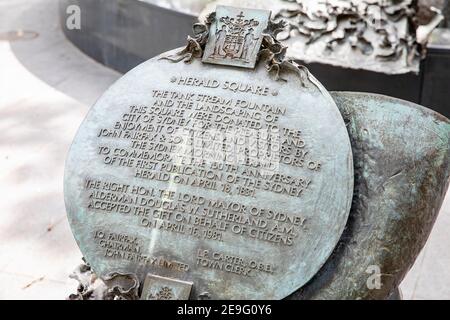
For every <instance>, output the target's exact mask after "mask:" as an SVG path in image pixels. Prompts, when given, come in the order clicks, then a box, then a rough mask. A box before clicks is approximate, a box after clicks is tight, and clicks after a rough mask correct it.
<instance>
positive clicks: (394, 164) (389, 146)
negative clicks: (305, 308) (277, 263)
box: [289, 92, 450, 299]
mask: <svg viewBox="0 0 450 320" xmlns="http://www.w3.org/2000/svg"><path fill="white" fill-rule="evenodd" d="M332 96H333V98H334V99H335V101H336V104H337V106H338V108H339V110H340V111H341V113H342V115H343V117H344V120H345V122H346V124H347V129H348V132H349V135H350V140H351V143H352V150H353V159H354V171H355V190H354V196H353V203H352V209H351V212H350V217H349V220H348V222H347V225H346V228H345V230H344V232H343V235H342V237H341V239H340V241H339V243H338V245H337V246H336V248H335V250H334V252H333V254H332V255H331V257H330V258H329V259H328V261H327V262H326V263H325V265H324V266H323V267H322V269H321V270H320V271H319V272H318V273H317V274H316V276H315V277H314V278H313V279H312V280H311V281H310V282H309V283H308V284H307V285H306V286H304V287H303V288H302V289H301V290H299V291H298V292H296V293H295V294H293V295H291V296H290V297H289V298H290V299H386V298H387V297H389V296H390V295H391V294H392V293H393V291H394V290H395V289H396V288H397V287H398V285H399V284H400V282H401V281H402V279H403V278H404V276H405V275H406V273H407V272H408V270H409V269H410V268H411V266H412V265H413V263H414V261H415V259H416V257H417V255H418V254H419V252H420V250H421V249H422V247H423V246H424V244H425V242H426V240H427V238H428V236H429V234H430V232H431V229H432V227H433V224H434V221H435V220H436V217H437V215H438V213H439V209H440V207H441V205H442V201H443V199H444V196H445V193H446V191H447V188H448V183H449V175H450V121H449V120H448V119H447V118H445V117H443V116H442V115H440V114H438V113H436V112H434V111H432V110H430V109H427V108H424V107H422V106H419V105H417V104H414V103H410V102H406V101H403V100H399V99H394V98H390V97H386V96H381V95H375V94H366V93H354V92H335V93H332ZM377 269H378V270H379V271H380V272H381V279H380V280H381V281H380V286H379V287H378V288H376V287H375V288H374V287H373V286H372V285H373V283H370V276H371V275H374V271H377Z"/></svg>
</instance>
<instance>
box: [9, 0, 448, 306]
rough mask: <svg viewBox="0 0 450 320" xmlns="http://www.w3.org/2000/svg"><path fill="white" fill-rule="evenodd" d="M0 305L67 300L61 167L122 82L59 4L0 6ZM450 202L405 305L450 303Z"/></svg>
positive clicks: (408, 282) (407, 287) (73, 251)
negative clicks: (72, 33) (91, 52)
mask: <svg viewBox="0 0 450 320" xmlns="http://www.w3.org/2000/svg"><path fill="white" fill-rule="evenodd" d="M19 29H22V30H27V31H33V32H37V33H38V35H37V37H36V38H34V39H28V40H15V41H5V40H0V194H1V195H2V196H1V197H0V299H64V298H65V297H66V296H67V295H68V294H69V293H70V292H73V291H74V290H75V288H76V283H75V282H74V281H73V280H70V279H69V278H68V276H69V274H70V273H71V272H72V270H73V269H74V268H75V267H76V266H77V265H78V264H79V262H80V261H81V260H80V259H81V253H80V252H79V250H78V247H77V245H76V243H75V241H74V239H73V237H72V233H71V231H70V228H69V225H68V222H67V219H66V215H65V208H64V199H63V173H64V160H65V156H66V153H67V151H68V148H69V146H70V143H71V141H72V139H73V137H74V135H75V132H76V130H77V128H78V126H79V125H80V123H81V121H82V120H83V118H84V116H85V115H86V113H87V112H88V110H89V107H90V106H91V105H92V104H93V103H94V102H95V100H96V99H97V98H98V97H99V96H100V95H101V93H102V92H103V91H104V90H106V89H107V88H108V86H109V85H111V84H112V83H113V82H114V81H115V80H116V79H117V78H118V77H119V76H120V75H119V74H118V73H116V72H114V71H112V70H110V69H107V68H105V67H103V66H101V65H99V64H97V63H96V62H94V61H93V60H91V59H90V58H88V57H86V56H85V55H84V54H82V53H81V52H80V51H78V50H77V49H76V48H75V47H74V46H73V45H71V44H70V43H69V42H68V41H67V40H66V39H65V38H64V36H63V34H62V33H61V31H60V28H59V24H58V17H57V1H55V0H33V1H29V0H2V1H0V33H3V32H6V31H12V30H19ZM448 230H450V196H447V199H446V202H445V203H444V206H443V208H442V211H441V214H440V216H439V218H438V220H437V222H436V226H435V228H434V231H433V233H432V235H431V237H430V239H429V240H428V242H427V244H426V246H425V248H424V250H423V251H422V253H421V255H420V256H419V258H418V259H417V261H416V264H415V265H414V267H413V269H412V270H411V271H410V273H409V274H408V276H407V277H406V279H405V280H404V281H403V283H402V286H401V288H402V290H403V297H404V299H450V270H449V266H450V250H449V249H448V246H449V244H450V233H449V232H448Z"/></svg>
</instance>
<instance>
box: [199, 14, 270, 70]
mask: <svg viewBox="0 0 450 320" xmlns="http://www.w3.org/2000/svg"><path fill="white" fill-rule="evenodd" d="M233 9H235V8H230V7H225V6H219V7H218V8H217V12H216V21H215V30H214V32H212V33H213V34H212V36H210V37H209V40H208V43H207V46H206V52H205V55H204V58H203V61H204V62H208V63H214V64H225V65H232V66H237V67H245V68H253V67H254V66H255V63H256V58H257V54H258V48H259V47H260V46H261V41H262V32H263V31H264V29H265V28H266V27H267V24H268V21H269V18H270V12H269V11H264V10H245V11H242V10H240V11H237V12H234V11H233Z"/></svg>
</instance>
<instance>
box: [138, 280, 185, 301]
mask: <svg viewBox="0 0 450 320" xmlns="http://www.w3.org/2000/svg"><path fill="white" fill-rule="evenodd" d="M191 289H192V282H186V281H181V280H178V279H172V278H166V277H160V276H157V275H154V274H148V275H147V277H146V278H145V282H144V289H142V294H141V300H188V299H189V295H190V294H191Z"/></svg>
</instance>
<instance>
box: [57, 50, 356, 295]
mask: <svg viewBox="0 0 450 320" xmlns="http://www.w3.org/2000/svg"><path fill="white" fill-rule="evenodd" d="M286 80H287V81H282V80H278V81H276V80H273V79H272V78H271V77H269V75H268V73H267V71H266V69H265V67H264V65H263V64H262V63H260V64H259V65H258V66H257V67H256V69H255V70H249V69H242V68H235V67H228V66H217V65H208V64H203V63H202V62H201V61H199V60H196V61H194V62H193V63H191V64H185V63H182V62H180V63H174V62H170V61H168V60H161V59H159V58H158V57H157V58H154V59H151V60H149V61H147V62H145V63H143V64H142V65H140V66H138V67H137V68H135V69H133V70H132V71H130V72H129V73H127V74H126V75H125V76H123V77H122V78H121V79H120V80H118V81H117V82H116V83H115V84H114V85H113V86H112V87H111V88H110V89H109V90H108V91H107V92H106V93H105V94H104V95H103V96H102V97H101V98H100V99H99V101H98V102H97V103H96V104H95V106H94V107H93V108H92V109H91V111H90V112H89V114H88V116H87V117H86V119H85V121H84V122H83V124H82V125H81V127H80V129H79V131H78V133H77V136H76V138H75V140H74V142H73V145H72V147H71V150H70V152H69V155H68V158H67V163H66V172H65V201H66V207H67V211H68V216H69V220H70V224H71V226H72V230H73V233H74V236H75V238H76V240H77V242H78V244H79V246H80V248H81V251H82V253H83V254H84V256H85V258H86V260H87V261H88V262H89V263H90V264H91V266H92V267H93V269H94V271H95V272H96V273H97V274H98V275H100V276H105V275H106V274H108V273H110V272H114V271H119V272H127V273H135V274H137V275H138V277H139V278H140V280H141V281H144V279H146V277H147V275H149V274H150V276H149V277H151V279H156V280H154V281H166V282H167V281H169V282H170V281H171V279H173V280H174V281H181V282H179V283H182V285H183V286H184V285H185V284H188V285H189V283H192V290H191V292H190V298H191V299H201V298H212V299H282V298H284V297H286V296H287V295H289V294H290V293H292V292H294V291H296V290H297V289H299V288H300V287H301V286H303V285H304V284H305V283H306V282H307V281H308V280H310V279H311V277H312V276H313V275H314V274H315V273H316V272H317V271H318V270H319V268H320V267H321V266H322V265H323V263H324V262H325V260H326V259H327V258H328V257H329V255H330V254H331V252H332V251H333V248H334V247H335V245H336V243H337V241H338V239H339V237H340V235H341V233H342V231H343V229H344V226H345V224H346V220H347V216H348V213H349V210H350V204H351V198H352V193H353V167H352V166H353V163H352V154H351V148H350V142H349V138H348V135H347V131H346V128H345V124H344V122H343V120H342V118H341V115H340V113H339V111H338V109H337V107H336V105H335V103H334V101H333V100H332V98H331V97H330V95H329V94H328V93H327V91H326V90H325V89H324V88H323V87H322V86H321V85H320V84H319V83H318V82H317V80H315V79H314V78H312V79H311V80H310V81H307V85H306V86H305V87H303V86H302V85H301V82H300V77H298V76H297V75H295V74H292V75H287V79H286ZM159 279H163V280H159ZM168 279H169V280H168ZM174 283H175V282H174ZM150 286H151V283H150ZM170 290H172V289H170V288H168V287H167V286H165V287H164V291H163V293H164V294H165V296H170V294H169V293H170ZM187 292H189V291H187ZM161 294H162V293H161Z"/></svg>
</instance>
